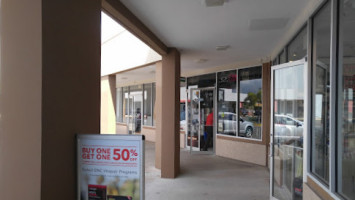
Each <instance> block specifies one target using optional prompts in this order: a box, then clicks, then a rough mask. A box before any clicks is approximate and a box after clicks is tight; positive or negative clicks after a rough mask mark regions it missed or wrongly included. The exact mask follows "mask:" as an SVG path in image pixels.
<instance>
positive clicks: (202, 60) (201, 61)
mask: <svg viewBox="0 0 355 200" xmlns="http://www.w3.org/2000/svg"><path fill="white" fill-rule="evenodd" d="M195 62H196V63H205V62H207V59H204V58H200V59H197V60H195Z"/></svg>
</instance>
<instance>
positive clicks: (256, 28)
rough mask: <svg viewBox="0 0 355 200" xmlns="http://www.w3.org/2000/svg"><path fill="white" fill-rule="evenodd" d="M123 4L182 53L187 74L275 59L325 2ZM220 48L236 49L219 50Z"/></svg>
mask: <svg viewBox="0 0 355 200" xmlns="http://www.w3.org/2000/svg"><path fill="white" fill-rule="evenodd" d="M121 1H122V3H123V4H124V5H126V6H127V7H128V9H129V10H131V11H132V12H133V13H134V14H135V15H136V16H137V17H138V18H139V19H140V20H141V21H142V22H143V23H144V24H146V25H147V26H148V27H149V28H150V29H151V30H152V31H153V32H154V33H155V34H156V35H157V36H158V37H159V38H160V39H161V40H162V41H163V42H164V43H165V44H166V45H167V46H169V47H176V48H178V49H179V50H180V51H181V55H182V60H181V67H182V72H183V73H185V74H186V72H188V71H196V70H204V69H208V68H216V67H219V66H225V65H232V64H234V63H241V62H246V61H259V62H260V60H261V59H265V57H270V56H271V54H272V53H273V52H274V51H275V50H277V51H278V49H277V48H281V46H282V45H284V44H281V43H285V41H283V40H282V38H285V35H286V34H290V33H289V32H290V31H289V30H291V29H294V26H295V23H296V21H297V20H299V19H300V15H304V13H305V12H304V10H307V8H308V7H309V6H310V5H311V4H312V2H313V4H314V1H319V0H228V2H226V3H225V4H224V5H223V6H221V7H206V6H205V5H204V4H203V3H202V0H121ZM307 17H308V16H306V17H304V19H307ZM304 22H305V21H303V22H301V23H299V22H298V24H299V26H300V25H301V24H302V23H304ZM282 23H284V24H282ZM298 28H299V27H297V29H298ZM295 31H297V30H294V31H293V32H292V33H291V34H295ZM288 37H291V36H288ZM220 45H229V46H230V48H229V49H228V50H226V51H216V46H220ZM199 59H206V60H207V61H206V62H203V63H197V62H196V61H197V60H199ZM264 61H265V60H264Z"/></svg>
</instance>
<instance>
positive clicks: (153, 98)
mask: <svg viewBox="0 0 355 200" xmlns="http://www.w3.org/2000/svg"><path fill="white" fill-rule="evenodd" d="M155 90H156V88H155V83H153V84H152V105H153V108H152V111H153V115H152V116H153V126H155V120H154V111H155V94H156V92H155Z"/></svg>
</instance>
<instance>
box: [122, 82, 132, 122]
mask: <svg viewBox="0 0 355 200" xmlns="http://www.w3.org/2000/svg"><path fill="white" fill-rule="evenodd" d="M122 93H123V97H122V98H123V105H122V110H123V112H124V113H123V119H122V121H123V122H125V123H127V122H128V119H129V104H130V102H129V88H128V87H123V88H122Z"/></svg>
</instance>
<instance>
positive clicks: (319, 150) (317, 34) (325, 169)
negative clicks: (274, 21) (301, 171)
mask: <svg viewBox="0 0 355 200" xmlns="http://www.w3.org/2000/svg"><path fill="white" fill-rule="evenodd" d="M313 24H314V27H313V60H312V63H313V79H314V81H313V86H312V89H313V98H312V99H313V111H314V112H313V113H312V115H313V116H312V163H311V165H312V167H311V171H312V172H313V173H314V174H315V175H316V176H317V177H318V178H319V179H320V180H322V181H323V182H325V183H326V184H328V183H329V92H330V91H329V88H330V78H329V75H330V74H329V69H330V68H329V63H330V3H329V2H328V3H327V4H326V5H325V7H323V8H322V9H321V10H320V12H319V13H317V15H316V16H315V17H314V19H313Z"/></svg>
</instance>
